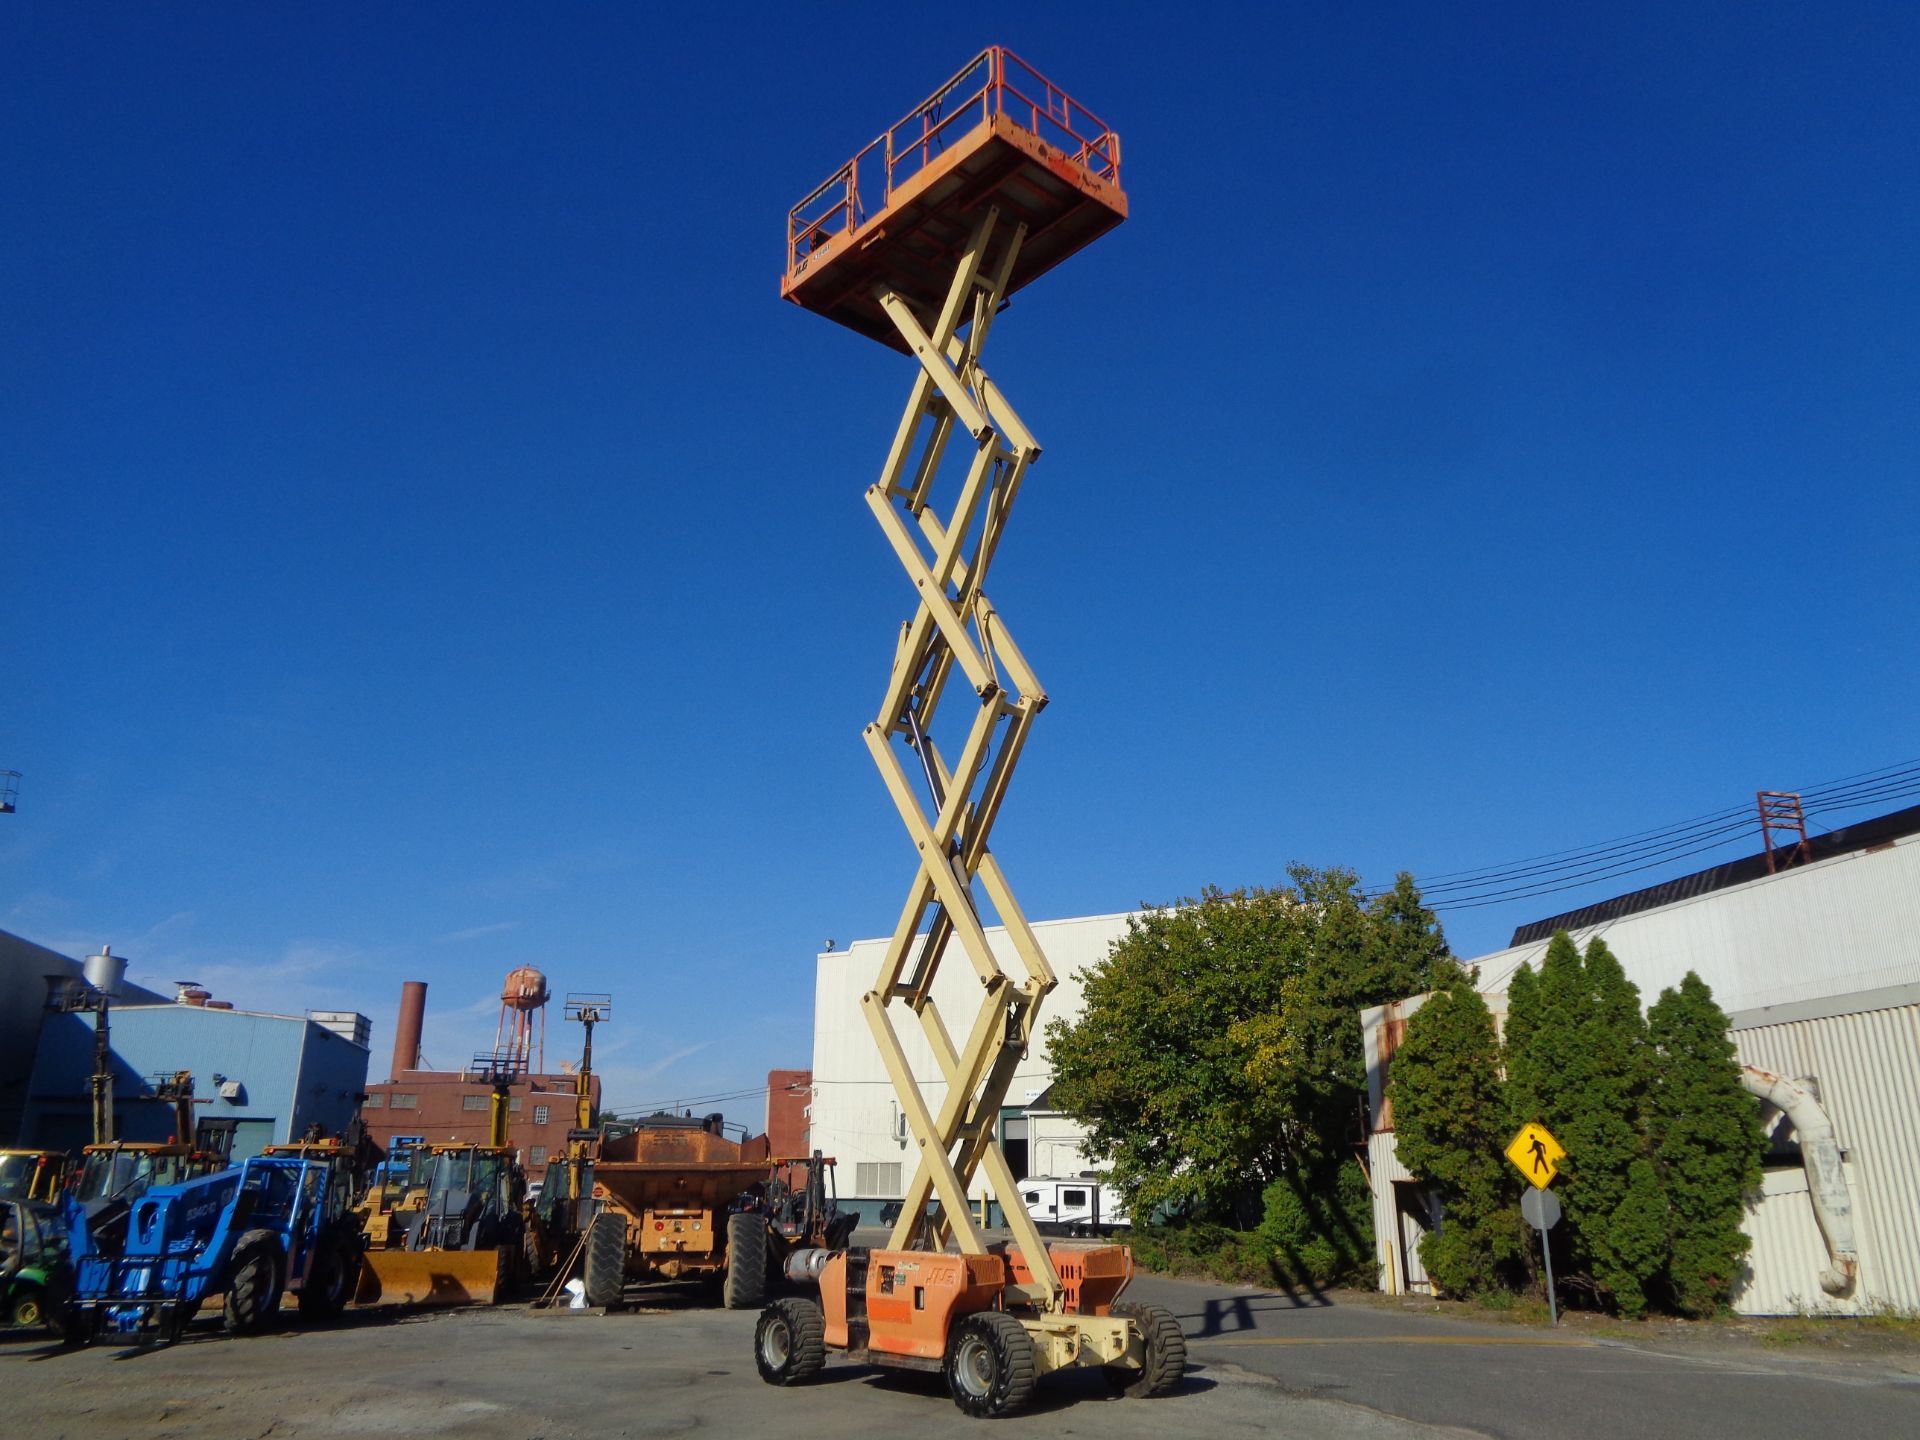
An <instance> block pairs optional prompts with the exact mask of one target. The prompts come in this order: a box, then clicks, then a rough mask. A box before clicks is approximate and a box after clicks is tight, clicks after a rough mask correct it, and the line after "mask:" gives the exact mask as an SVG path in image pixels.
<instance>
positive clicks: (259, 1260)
mask: <svg viewBox="0 0 1920 1440" xmlns="http://www.w3.org/2000/svg"><path fill="white" fill-rule="evenodd" d="M279 1309H280V1241H279V1239H278V1238H277V1237H276V1236H275V1235H274V1233H273V1232H272V1231H271V1230H249V1231H248V1232H247V1233H246V1234H244V1235H242V1236H241V1237H240V1243H239V1244H237V1245H235V1246H234V1247H233V1268H232V1271H231V1273H230V1275H229V1278H228V1280H227V1313H226V1326H227V1329H228V1330H229V1331H231V1332H232V1333H233V1334H235V1335H251V1334H253V1333H254V1332H255V1331H258V1330H263V1329H265V1328H266V1326H267V1322H268V1321H269V1320H271V1319H272V1318H273V1316H274V1314H275V1312H277V1311H278V1310H279Z"/></svg>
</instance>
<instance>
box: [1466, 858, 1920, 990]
mask: <svg viewBox="0 0 1920 1440" xmlns="http://www.w3.org/2000/svg"><path fill="white" fill-rule="evenodd" d="M1595 934H1598V935H1603V936H1604V937H1605V938H1606V942H1607V946H1608V948H1609V949H1611V950H1612V951H1613V953H1614V954H1615V955H1616V956H1618V957H1619V960H1620V964H1621V966H1622V968H1623V969H1625V971H1626V972H1627V978H1628V979H1630V980H1632V981H1633V982H1634V984H1636V985H1638V986H1639V987H1640V996H1641V999H1642V1000H1643V1001H1644V1002H1646V1003H1647V1004H1652V1003H1653V1001H1654V1000H1655V999H1657V998H1658V996H1659V993H1660V991H1661V990H1662V989H1663V988H1664V987H1666V986H1668V985H1677V984H1678V983H1679V982H1680V977H1681V976H1683V975H1684V974H1686V972H1687V971H1689V970H1692V971H1694V972H1695V973H1696V974H1698V975H1699V976H1700V978H1701V979H1702V980H1704V981H1706V982H1707V984H1708V985H1710V986H1711V987H1712V988H1713V994H1714V999H1715V1000H1717V1001H1718V1002H1719V1003H1720V1008H1721V1009H1723V1010H1727V1011H1729V1012H1731V1011H1735V1010H1751V1009H1756V1008H1758V1007H1760V1006H1763V1005H1780V1004H1787V1003H1791V1002H1793V1001H1796V1000H1806V999H1819V998H1824V997H1826V996H1830V995H1845V994H1850V993H1852V992H1855V991H1859V990H1872V989H1878V988H1880V987H1882V986H1888V985H1905V984H1911V983H1913V982H1915V981H1920V951H1916V949H1915V946H1914V943H1913V937H1914V936H1915V935H1916V934H1920V836H1909V837H1907V838H1906V839H1903V840H1900V841H1898V842H1897V843H1895V844H1894V845H1892V846H1889V847H1887V848H1885V849H1881V850H1873V851H1859V852H1855V853H1854V854H1850V855H1840V856H1836V857H1835V858H1833V859H1831V860H1823V861H1821V862H1820V863H1818V864H1816V865H1808V866H1805V867H1801V868H1796V869H1793V870H1783V871H1782V872H1781V873H1780V874H1778V875H1768V876H1765V877H1764V878H1762V879H1759V880H1750V881H1748V882H1747V883H1746V884H1744V885H1734V886H1729V887H1728V888H1727V889H1725V890H1716V891H1713V892H1711V893H1709V894H1706V895H1700V896H1695V897H1693V898H1692V899H1688V900H1683V901H1680V902H1678V903H1676V904H1673V905H1668V906H1666V907H1664V908H1662V909H1659V910H1648V911H1644V912H1642V913H1641V914H1638V915H1629V916H1626V917H1624V918H1623V919H1619V920H1615V921H1612V922H1610V923H1608V924H1606V925H1601V926H1595V927H1589V928H1586V929H1582V930H1577V931H1575V932H1574V938H1575V939H1577V940H1579V941H1580V942H1581V943H1582V944H1584V943H1585V942H1586V940H1587V938H1588V937H1589V936H1591V935H1595ZM1546 948H1547V946H1546V942H1545V941H1544V940H1543V941H1539V942H1537V943H1535V944H1531V945H1522V946H1517V947H1514V948H1512V949H1508V950H1500V951H1496V952H1495V953H1493V954H1491V955H1485V956H1481V957H1480V958H1479V959H1477V960H1474V961H1470V962H1469V963H1470V964H1474V965H1477V966H1479V968H1480V980H1479V984H1480V988H1481V989H1482V990H1485V991H1496V990H1498V991H1504V990H1505V989H1506V988H1507V981H1508V979H1509V978H1510V977H1511V976H1512V974H1513V972H1514V971H1515V970H1517V969H1518V968H1519V967H1520V966H1521V965H1523V964H1532V965H1533V966H1534V967H1535V968H1536V969H1537V968H1538V967H1539V960H1540V957H1541V955H1543V954H1544V953H1545V952H1546Z"/></svg>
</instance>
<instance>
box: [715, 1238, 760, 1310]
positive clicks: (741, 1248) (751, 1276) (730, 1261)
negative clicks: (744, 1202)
mask: <svg viewBox="0 0 1920 1440" xmlns="http://www.w3.org/2000/svg"><path fill="white" fill-rule="evenodd" d="M720 1303H721V1304H722V1305H725V1306H726V1307H727V1309H729V1310H751V1309H753V1308H754V1307H755V1306H758V1305H764V1304H766V1303H767V1218H766V1216H764V1215H729V1216H728V1217H727V1278H726V1279H725V1280H724V1281H722V1282H721V1285H720Z"/></svg>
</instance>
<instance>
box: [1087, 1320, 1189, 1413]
mask: <svg viewBox="0 0 1920 1440" xmlns="http://www.w3.org/2000/svg"><path fill="white" fill-rule="evenodd" d="M1107 1313H1108V1314H1110V1315H1113V1316H1115V1317H1116V1318H1124V1319H1127V1320H1131V1321H1133V1323H1134V1324H1135V1325H1137V1326H1138V1327H1139V1329H1140V1335H1141V1338H1142V1339H1144V1340H1145V1341H1146V1348H1147V1353H1146V1359H1145V1361H1144V1363H1143V1364H1142V1365H1141V1366H1140V1368H1139V1369H1138V1370H1133V1369H1129V1368H1128V1367H1126V1366H1122V1365H1109V1366H1107V1367H1106V1370H1107V1380H1108V1383H1110V1384H1111V1385H1112V1386H1113V1388H1114V1389H1115V1390H1116V1391H1118V1392H1119V1393H1120V1394H1122V1395H1125V1396H1127V1397H1129V1398H1130V1399H1150V1398H1152V1397H1153V1396H1156V1395H1171V1394H1172V1393H1173V1392H1174V1391H1175V1390H1178V1389H1179V1388H1180V1382H1181V1381H1182V1380H1184V1379H1185V1378H1186V1374H1187V1337H1186V1336H1185V1335H1184V1334H1182V1333H1181V1330H1180V1322H1179V1321H1178V1320H1176V1319H1174V1317H1173V1312H1172V1311H1171V1310H1169V1309H1167V1308H1166V1307H1165V1306H1163V1305H1136V1304H1134V1303H1133V1302H1131V1301H1123V1302H1122V1303H1120V1304H1118V1305H1115V1306H1114V1307H1113V1308H1112V1309H1111V1310H1110V1311H1108V1312H1107Z"/></svg>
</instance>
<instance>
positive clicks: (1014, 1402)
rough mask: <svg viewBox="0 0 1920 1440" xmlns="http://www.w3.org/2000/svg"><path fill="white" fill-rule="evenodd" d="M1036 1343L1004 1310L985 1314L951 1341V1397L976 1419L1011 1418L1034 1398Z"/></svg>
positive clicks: (959, 1327) (959, 1328)
mask: <svg viewBox="0 0 1920 1440" xmlns="http://www.w3.org/2000/svg"><path fill="white" fill-rule="evenodd" d="M1038 1369H1039V1367H1038V1366H1037V1365H1036V1364H1035V1363H1034V1354H1033V1337H1032V1336H1030V1335H1028V1334H1027V1332H1026V1330H1025V1328H1024V1327H1022V1325H1021V1324H1020V1322H1019V1321H1018V1320H1016V1319H1014V1318H1013V1317H1012V1316H1011V1315H1009V1314H1007V1313H1006V1312H1005V1311H1001V1310H982V1311H981V1312H980V1313H979V1314H977V1315H969V1316H967V1317H966V1318H965V1319H964V1320H961V1321H960V1322H959V1323H958V1324H956V1325H955V1326H954V1327H953V1332H952V1334H951V1335H950V1336H949V1337H948V1339H947V1363H946V1366H945V1371H946V1380H947V1393H948V1394H950V1395H952V1396H953V1403H954V1404H956V1405H958V1406H959V1407H960V1408H961V1409H962V1410H963V1411H965V1412H966V1413H967V1414H969V1415H971V1416H973V1417H975V1418H976V1419H985V1418H991V1417H994V1416H999V1415H1011V1414H1013V1413H1014V1411H1016V1410H1019V1409H1021V1408H1022V1407H1023V1406H1025V1405H1026V1403H1027V1401H1028V1400H1030V1399H1032V1398H1033V1385H1034V1381H1035V1379H1036V1378H1037V1374H1038Z"/></svg>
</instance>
